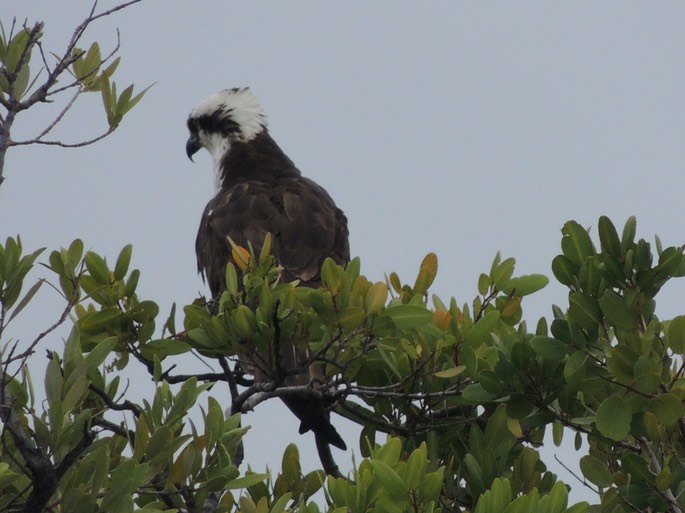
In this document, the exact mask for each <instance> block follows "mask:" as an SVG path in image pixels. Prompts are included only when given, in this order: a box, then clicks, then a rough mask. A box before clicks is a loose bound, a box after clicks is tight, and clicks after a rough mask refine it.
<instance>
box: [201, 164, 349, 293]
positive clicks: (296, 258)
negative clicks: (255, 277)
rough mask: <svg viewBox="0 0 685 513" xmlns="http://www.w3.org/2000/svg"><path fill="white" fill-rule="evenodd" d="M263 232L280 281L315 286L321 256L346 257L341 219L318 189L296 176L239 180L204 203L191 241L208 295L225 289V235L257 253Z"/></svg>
mask: <svg viewBox="0 0 685 513" xmlns="http://www.w3.org/2000/svg"><path fill="white" fill-rule="evenodd" d="M267 233H270V234H271V235H272V238H273V242H272V251H273V255H274V257H275V258H276V260H277V261H278V263H279V265H280V266H281V267H282V268H283V276H282V279H283V280H285V281H290V280H295V279H298V280H301V281H302V282H303V283H304V284H305V285H310V286H317V285H318V284H319V280H320V276H319V273H320V269H321V265H322V264H323V261H324V260H325V259H326V258H327V257H331V258H332V259H333V260H335V261H336V262H337V263H339V264H342V265H344V264H346V263H347V262H348V261H349V258H350V249H349V244H348V230H347V220H346V219H345V216H344V214H343V213H342V212H341V211H340V209H338V208H337V207H336V206H335V204H334V203H333V200H332V199H331V198H330V196H329V195H328V193H326V191H325V190H324V189H323V188H322V187H320V186H319V185H317V184H316V183H314V182H313V181H311V180H308V179H306V178H302V177H297V178H284V179H281V180H275V181H273V182H261V181H245V182H239V183H237V184H235V185H233V186H231V187H228V188H225V189H222V190H221V191H220V192H219V193H218V194H217V195H216V196H215V197H214V198H213V199H212V200H211V201H210V202H209V204H208V205H207V207H206V209H205V212H204V214H203V216H202V222H201V224H200V230H199V232H198V236H197V240H196V252H197V261H198V268H199V271H200V272H201V273H203V275H204V276H205V278H206V279H207V281H208V283H209V287H210V290H211V291H212V295H213V296H214V297H217V296H218V295H219V294H220V293H221V291H223V289H224V288H225V284H224V279H225V266H226V263H227V262H228V261H229V258H230V254H231V247H230V245H229V242H228V237H230V238H231V239H233V241H234V242H235V243H236V244H238V245H240V246H245V247H246V246H247V243H248V241H249V242H250V243H251V244H252V246H253V247H254V248H255V251H256V252H257V253H259V251H260V250H261V247H262V243H263V241H264V237H265V236H266V234H267Z"/></svg>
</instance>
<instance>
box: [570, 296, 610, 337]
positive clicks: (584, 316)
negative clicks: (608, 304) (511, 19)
mask: <svg viewBox="0 0 685 513" xmlns="http://www.w3.org/2000/svg"><path fill="white" fill-rule="evenodd" d="M569 302H570V306H569V310H568V316H569V320H571V321H572V322H573V323H574V324H576V325H578V326H579V327H581V328H586V329H591V328H594V327H595V326H596V325H597V324H600V323H601V322H602V317H603V314H602V309H601V308H600V306H599V302H598V301H597V300H596V299H595V298H593V297H590V296H588V295H587V294H583V293H582V292H572V293H571V294H570V295H569Z"/></svg>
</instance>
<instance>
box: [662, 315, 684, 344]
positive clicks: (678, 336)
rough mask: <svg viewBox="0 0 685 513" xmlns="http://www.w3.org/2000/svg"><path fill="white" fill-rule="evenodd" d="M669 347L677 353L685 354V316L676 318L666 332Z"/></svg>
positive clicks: (669, 324)
mask: <svg viewBox="0 0 685 513" xmlns="http://www.w3.org/2000/svg"><path fill="white" fill-rule="evenodd" d="M666 340H667V343H668V347H670V348H671V349H672V350H673V351H674V352H676V353H683V352H685V315H679V316H677V317H674V318H673V319H672V320H671V321H670V322H669V323H668V329H667V330H666Z"/></svg>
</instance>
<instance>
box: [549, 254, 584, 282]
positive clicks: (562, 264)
mask: <svg viewBox="0 0 685 513" xmlns="http://www.w3.org/2000/svg"><path fill="white" fill-rule="evenodd" d="M577 273H578V266H577V265H576V264H574V263H573V262H571V259H570V258H568V257H567V256H565V255H557V256H556V257H554V260H552V274H554V277H555V278H556V279H557V281H558V282H559V283H561V284H562V285H566V286H567V287H570V286H571V285H573V283H574V278H575V276H576V274H577Z"/></svg>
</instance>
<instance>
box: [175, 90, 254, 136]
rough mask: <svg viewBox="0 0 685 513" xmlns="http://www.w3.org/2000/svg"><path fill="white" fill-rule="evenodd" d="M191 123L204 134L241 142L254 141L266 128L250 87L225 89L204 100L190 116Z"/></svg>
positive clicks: (189, 121)
mask: <svg viewBox="0 0 685 513" xmlns="http://www.w3.org/2000/svg"><path fill="white" fill-rule="evenodd" d="M192 123H197V126H198V128H199V129H201V130H204V131H205V132H208V133H211V132H218V133H221V135H223V136H225V137H226V136H228V137H230V138H232V139H235V140H241V141H249V140H251V139H253V138H254V137H255V136H256V135H258V134H259V133H261V132H262V131H263V130H264V129H265V128H266V127H267V123H266V116H265V115H264V111H263V110H262V106H261V105H260V103H259V100H257V97H256V96H255V95H254V94H252V91H250V88H249V87H236V88H233V89H225V90H223V91H220V92H218V93H216V94H213V95H211V96H209V97H208V98H206V99H204V100H203V101H202V102H201V103H200V104H199V105H198V106H197V107H195V108H194V109H193V110H192V112H191V113H190V117H189V118H188V124H189V125H191V124H192ZM189 128H190V126H189Z"/></svg>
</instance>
